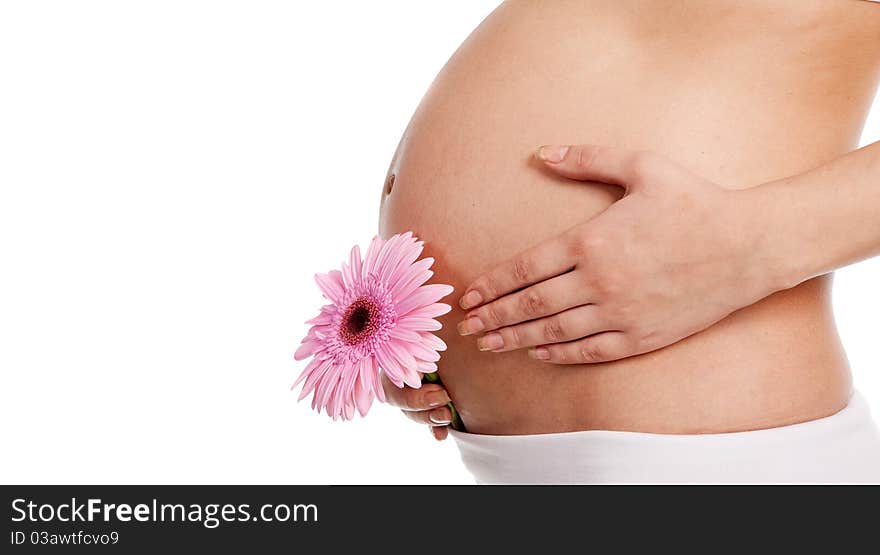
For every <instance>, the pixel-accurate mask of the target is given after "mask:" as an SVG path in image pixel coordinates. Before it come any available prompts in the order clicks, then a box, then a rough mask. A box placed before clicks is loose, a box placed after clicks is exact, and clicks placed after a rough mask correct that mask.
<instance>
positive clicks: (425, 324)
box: [397, 318, 443, 331]
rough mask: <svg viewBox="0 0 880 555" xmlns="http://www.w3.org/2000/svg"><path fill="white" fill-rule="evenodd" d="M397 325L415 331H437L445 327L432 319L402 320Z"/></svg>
mask: <svg viewBox="0 0 880 555" xmlns="http://www.w3.org/2000/svg"><path fill="white" fill-rule="evenodd" d="M397 325H398V327H401V328H405V329H408V330H413V331H437V330H439V329H441V328H442V327H443V324H441V323H440V322H438V321H437V320H433V319H431V318H402V319H401V320H400V321H399V322H397Z"/></svg>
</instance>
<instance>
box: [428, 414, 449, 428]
mask: <svg viewBox="0 0 880 555" xmlns="http://www.w3.org/2000/svg"><path fill="white" fill-rule="evenodd" d="M428 420H430V421H431V422H433V423H434V424H440V425H441V426H446V425H447V424H449V423H451V422H452V420H450V419H448V418H441V417H439V416H434V415H433V414H429V415H428Z"/></svg>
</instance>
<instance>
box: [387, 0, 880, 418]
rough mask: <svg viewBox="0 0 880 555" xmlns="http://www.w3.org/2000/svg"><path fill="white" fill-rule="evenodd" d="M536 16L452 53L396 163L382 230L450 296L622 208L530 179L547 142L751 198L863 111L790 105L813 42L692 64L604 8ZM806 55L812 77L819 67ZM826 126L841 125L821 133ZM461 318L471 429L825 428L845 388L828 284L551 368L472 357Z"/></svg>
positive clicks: (726, 53)
mask: <svg viewBox="0 0 880 555" xmlns="http://www.w3.org/2000/svg"><path fill="white" fill-rule="evenodd" d="M535 4H537V3H514V4H511V5H505V6H502V8H500V9H499V10H498V11H496V13H495V14H493V15H492V16H490V18H489V19H488V20H487V21H486V22H484V24H483V25H482V26H481V27H480V28H479V29H478V30H477V31H476V32H475V33H474V35H472V37H471V38H470V39H469V40H468V41H467V42H466V43H465V44H464V45H463V46H462V48H461V49H460V50H459V52H458V53H457V54H456V55H455V56H454V57H453V59H452V60H451V61H450V62H449V64H448V65H447V67H446V68H444V70H443V72H442V73H441V74H440V76H439V77H438V78H437V80H436V81H435V83H434V85H433V86H432V88H431V90H430V91H429V92H428V94H427V95H426V97H425V99H424V100H423V102H422V104H421V105H420V107H419V109H418V110H417V112H416V114H415V115H414V117H413V119H412V121H411V123H410V125H409V127H408V129H407V131H406V134H405V136H404V138H403V140H402V141H401V144H400V147H399V149H398V152H397V153H396V155H395V159H394V162H393V163H392V168H391V172H392V173H393V174H394V175H395V180H394V184H393V188H392V190H391V192H390V194H388V195H387V196H384V197H383V204H382V218H381V232H382V234H383V235H389V234H392V233H397V232H401V231H405V230H412V231H414V232H415V233H416V234H417V235H418V236H419V237H420V238H422V239H424V240H425V241H426V251H427V254H429V255H430V256H434V257H435V258H436V260H437V262H436V264H435V270H436V277H435V281H437V282H443V283H450V284H452V285H453V286H455V288H456V291H457V293H456V294H454V295H455V299H454V300H455V301H457V298H458V295H459V294H460V293H461V291H463V288H464V286H466V285H467V284H468V283H469V282H470V281H471V280H473V279H474V278H475V277H477V276H478V275H479V274H480V273H482V272H484V271H486V270H488V269H489V268H491V267H492V266H493V265H494V264H496V263H498V262H500V261H502V260H504V259H505V258H507V257H509V256H511V255H513V254H515V253H516V252H518V251H520V250H522V249H524V248H526V247H528V246H531V245H533V244H535V243H536V242H539V241H541V240H543V239H545V238H547V237H550V236H552V235H554V234H557V233H560V232H562V231H564V230H565V229H567V228H569V227H571V226H573V225H575V224H577V223H580V222H582V221H584V220H586V219H589V218H590V217H593V216H594V215H596V214H598V213H600V212H601V211H602V210H603V209H604V208H605V207H607V206H608V205H609V204H610V203H612V202H613V201H614V200H616V199H617V198H618V197H619V195H620V191H619V190H618V189H616V188H613V187H610V186H607V185H601V184H588V183H576V182H571V181H565V180H562V179H558V178H554V177H551V176H549V175H547V174H545V173H543V172H541V171H540V169H539V168H538V167H537V166H536V165H535V164H533V162H532V161H531V153H532V152H533V151H534V149H535V147H536V146H538V145H540V144H547V143H599V144H610V145H617V146H623V147H627V148H635V149H653V150H656V151H659V152H662V153H663V154H666V155H668V156H670V157H672V158H674V159H676V160H677V161H679V162H680V163H683V164H685V165H687V166H689V167H690V168H691V169H693V170H694V171H697V172H698V173H701V174H702V175H704V176H706V177H709V178H711V179H715V180H716V181H718V182H719V183H721V184H723V185H725V186H731V187H747V186H752V185H755V184H758V183H761V182H764V181H767V180H770V179H774V178H778V177H782V176H785V175H790V174H794V173H797V172H799V171H802V170H804V169H807V168H809V167H811V166H814V165H816V164H818V163H821V162H822V161H824V160H827V159H830V158H832V157H834V156H837V155H839V154H841V153H843V152H845V151H847V150H849V149H850V148H851V147H852V143H853V141H854V140H855V137H857V135H858V126H859V124H860V123H859V118H860V117H861V115H863V112H864V110H865V109H866V105H867V102H868V99H869V98H870V92H871V91H870V90H867V89H870V83H869V84H867V85H865V86H864V87H863V88H865V89H866V90H867V92H866V93H865V94H864V96H865V97H866V98H865V99H861V98H860V97H859V94H858V92H859V91H860V90H861V89H859V87H858V86H855V87H854V88H851V89H850V91H849V104H848V105H846V107H847V110H848V111H846V110H842V109H841V106H840V105H839V104H837V103H834V105H833V106H830V107H827V106H825V107H823V106H824V105H819V106H818V107H817V105H816V104H815V102H816V101H815V99H813V98H807V99H802V100H798V99H794V100H793V99H792V98H791V95H790V94H788V93H789V92H790V91H791V90H793V89H796V88H797V86H799V84H798V83H793V82H792V81H791V80H792V79H793V78H794V77H793V76H792V75H791V73H792V72H793V70H792V69H788V70H786V71H785V72H780V71H778V70H775V69H774V68H776V67H777V66H778V65H779V64H781V63H783V64H788V65H787V66H785V67H788V68H791V67H792V64H794V63H796V62H797V61H798V60H799V59H800V56H804V54H803V50H804V41H805V40H808V39H809V37H807V38H806V39H805V38H804V37H803V36H801V37H800V42H799V43H797V44H795V45H794V46H796V47H797V48H798V49H800V50H798V52H799V53H795V52H794V51H793V52H792V53H791V54H790V56H792V60H776V61H775V62H774V61H771V60H768V59H767V56H757V55H755V53H754V52H750V51H749V49H750V48H751V49H755V50H761V48H762V45H761V44H760V40H762V39H760V38H758V39H753V40H754V41H755V44H750V42H749V40H750V39H749V37H748V36H746V37H741V43H742V45H741V46H739V47H737V48H739V49H740V50H741V51H740V50H736V49H733V50H732V51H730V50H729V49H728V50H724V49H722V50H719V52H716V53H714V54H707V55H706V58H705V59H703V58H701V55H700V52H693V51H692V50H691V49H689V48H687V41H686V40H685V38H686V37H682V38H679V39H677V38H676V37H677V35H675V34H674V33H672V31H667V32H669V33H672V34H671V35H670V37H665V38H664V37H657V36H654V35H650V34H649V35H645V36H642V35H638V34H636V33H635V31H633V30H632V28H631V27H627V25H634V24H632V22H630V21H628V20H627V19H626V17H628V16H626V14H620V13H617V12H614V11H613V9H612V10H611V11H608V10H609V8H608V7H607V6H608V4H613V3H602V2H599V3H595V7H593V3H590V2H587V3H583V2H581V3H578V4H577V5H578V6H583V8H582V9H583V10H584V13H583V14H580V15H578V14H572V13H571V12H570V11H568V12H566V11H565V10H560V12H558V13H557V16H556V17H554V16H553V14H547V13H543V12H541V11H540V10H538V12H537V13H531V12H533V11H535V9H536V8H535V7H534V6H535ZM878 11H880V10H878ZM563 12H565V13H564V14H563ZM563 15H564V17H563ZM578 17H580V18H581V19H580V20H579V23H578V24H577V25H576V26H575V27H572V26H573V25H575V23H573V21H576V20H578ZM694 17H696V16H694ZM713 21H714V20H713ZM692 23H693V22H692ZM734 23H736V22H734ZM714 24H715V25H717V22H716V23H714ZM752 25H755V22H754V21H753V22H752ZM586 28H589V29H591V32H590V33H587V32H586V31H584V30H583V29H586ZM637 29H641V27H637ZM707 32H709V31H707ZM679 34H681V33H679ZM778 35H779V33H778V30H777V32H775V35H774V36H777V37H778ZM551 37H552V40H550V38H551ZM675 40H681V41H682V44H681V45H678V44H676V43H675ZM703 42H704V44H705V40H704V41H703ZM611 45H613V46H614V47H613V48H612V47H611ZM707 48H710V49H711V44H710V45H709V47H707ZM808 54H810V55H809V56H807V59H809V60H810V61H809V63H810V64H815V63H816V54H815V53H808ZM776 55H777V56H781V57H785V56H786V55H788V54H786V53H785V52H782V53H779V52H777V54H776ZM727 58H729V59H727ZM771 62H772V63H771ZM747 66H748V67H747ZM744 76H748V77H749V79H748V80H747V81H745V80H744ZM807 77H808V76H807V75H805V76H804V79H806V78H807ZM850 82H852V81H850ZM853 91H855V93H853ZM814 92H815V91H814ZM853 98H855V100H853ZM831 112H835V113H836V115H835V117H837V118H838V119H839V120H840V119H842V121H843V125H837V126H836V127H833V128H832V127H829V126H825V127H817V124H818V123H819V122H821V120H822V119H823V118H826V117H831ZM745 115H747V116H748V117H744V116H745ZM817 129H821V131H820V132H817ZM696 232H698V231H696ZM461 318H462V311H460V310H458V309H456V310H454V311H453V312H452V313H450V314H449V315H448V316H447V317H446V319H445V321H444V324H445V325H444V330H443V331H442V332H441V335H442V337H443V339H444V340H446V341H447V343H448V344H449V347H450V348H449V350H448V351H447V352H446V353H445V354H444V356H443V359H442V360H441V361H440V371H441V375H442V376H443V379H444V382H445V383H446V385H447V387H448V389H449V391H450V393H451V395H452V398H453V399H454V401H455V402H456V405H457V406H458V408H459V409H460V412H461V413H462V416H463V418H464V420H465V423H466V424H467V426H468V429H469V431H472V432H476V433H491V434H514V433H545V432H559V431H571V430H586V429H611V430H632V431H646V432H662V433H689V432H691V433H693V432H717V431H733V430H745V429H755V428H763V427H771V426H777V425H783V424H788V423H793V422H798V421H803V420H808V419H811V418H818V417H821V416H825V415H828V414H831V413H833V412H836V411H837V410H839V409H840V408H841V407H842V406H843V405H844V404H845V403H846V399H847V397H848V395H849V391H850V381H849V380H850V378H849V372H848V368H847V364H846V358H845V356H844V354H843V351H842V349H841V346H840V343H839V340H838V337H837V333H836V331H835V329H834V322H833V316H832V313H831V310H830V279H828V278H821V279H818V280H813V281H811V282H808V283H805V284H803V285H801V286H800V287H798V288H795V289H793V290H790V291H786V292H783V293H779V294H777V295H774V296H772V297H769V298H768V299H765V300H764V301H762V302H760V303H758V304H756V305H753V306H751V307H748V308H745V309H743V310H741V311H739V312H737V313H735V314H733V315H731V316H730V317H728V318H727V319H725V320H723V321H721V322H719V323H718V324H716V325H715V326H713V327H711V328H709V329H707V330H705V331H704V332H702V333H700V334H697V335H695V336H692V337H690V338H688V339H686V340H684V341H681V342H679V343H677V344H675V345H672V346H670V347H667V348H665V349H661V350H659V351H655V352H653V353H648V354H646V355H642V356H639V357H633V358H629V359H625V360H622V361H617V362H614V363H609V364H599V365H589V366H588V365H584V366H553V365H547V364H543V363H537V362H536V361H533V360H531V359H529V358H528V357H527V356H526V354H525V352H512V353H503V354H499V353H481V352H479V351H477V348H476V345H475V341H474V338H473V337H470V338H461V337H458V336H457V334H456V333H455V323H456V322H457V321H458V320H460V319H461Z"/></svg>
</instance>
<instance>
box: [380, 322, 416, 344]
mask: <svg viewBox="0 0 880 555" xmlns="http://www.w3.org/2000/svg"><path fill="white" fill-rule="evenodd" d="M388 336H389V337H391V338H392V339H400V340H401V341H409V342H411V343H414V342H417V341H421V340H422V335H421V334H420V333H419V332H417V331H413V330H408V329H405V328H401V327H400V326H394V327H393V328H391V330H390V331H389V332H388Z"/></svg>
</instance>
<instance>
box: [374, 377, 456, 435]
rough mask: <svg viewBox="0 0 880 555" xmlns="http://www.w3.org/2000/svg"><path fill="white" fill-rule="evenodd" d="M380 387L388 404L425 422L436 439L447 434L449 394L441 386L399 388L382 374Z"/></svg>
mask: <svg viewBox="0 0 880 555" xmlns="http://www.w3.org/2000/svg"><path fill="white" fill-rule="evenodd" d="M382 388H383V389H384V390H385V399H386V400H387V401H388V403H389V404H391V405H393V406H395V407H398V408H399V409H400V410H401V411H402V412H403V414H405V415H406V416H407V418H409V419H410V420H412V421H414V422H418V423H419V424H427V425H428V427H429V428H430V429H431V433H432V434H434V437H435V438H436V439H437V440H438V441H443V440H444V439H446V436H448V435H449V424H450V423H451V422H452V412H451V411H450V410H449V407H447V406H446V403H448V402H449V395H448V394H447V393H446V390H445V389H443V386H441V385H438V384H423V385H422V387H420V388H419V389H413V388H411V387H409V386H404V387H402V388H400V387H397V386H396V385H394V384H393V383H391V382H390V381H389V380H388V378H386V377H385V375H384V374H382Z"/></svg>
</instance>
